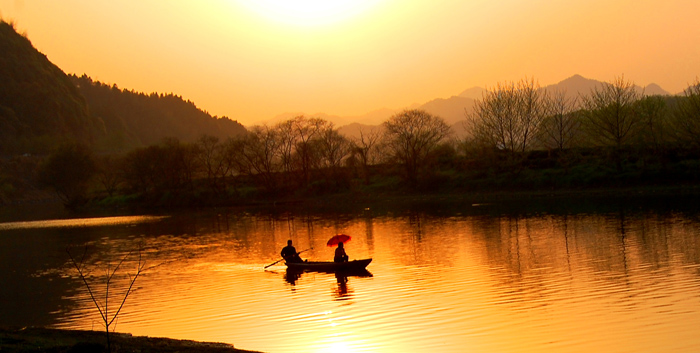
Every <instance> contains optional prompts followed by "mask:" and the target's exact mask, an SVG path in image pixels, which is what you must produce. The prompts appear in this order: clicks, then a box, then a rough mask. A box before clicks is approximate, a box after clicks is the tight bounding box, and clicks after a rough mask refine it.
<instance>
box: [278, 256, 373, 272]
mask: <svg viewBox="0 0 700 353" xmlns="http://www.w3.org/2000/svg"><path fill="white" fill-rule="evenodd" d="M370 262H372V259H371V258H370V259H362V260H352V261H348V262H332V261H304V262H285V264H286V265H287V269H289V270H294V271H318V272H352V271H363V270H364V269H365V267H367V265H369V263H370Z"/></svg>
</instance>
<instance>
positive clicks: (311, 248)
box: [265, 248, 313, 268]
mask: <svg viewBox="0 0 700 353" xmlns="http://www.w3.org/2000/svg"><path fill="white" fill-rule="evenodd" d="M311 249H313V248H308V249H306V250H302V251H299V252H298V253H297V255H299V254H301V253H303V252H304V251H309V250H311ZM280 261H284V258H282V259H279V260H277V261H275V262H273V263H271V264H269V265H267V266H265V268H268V267H270V266H272V265H274V264H276V263H278V262H280Z"/></svg>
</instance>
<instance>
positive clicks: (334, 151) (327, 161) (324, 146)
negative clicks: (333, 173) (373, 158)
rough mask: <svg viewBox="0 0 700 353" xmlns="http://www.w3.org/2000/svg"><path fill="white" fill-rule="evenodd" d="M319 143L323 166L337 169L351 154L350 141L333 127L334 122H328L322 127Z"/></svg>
mask: <svg viewBox="0 0 700 353" xmlns="http://www.w3.org/2000/svg"><path fill="white" fill-rule="evenodd" d="M318 144H319V147H320V155H321V167H322V168H331V169H337V168H339V167H340V166H341V162H342V161H343V160H344V159H345V158H346V157H347V156H348V155H349V154H350V141H348V139H347V138H345V136H343V135H341V134H340V133H339V132H338V130H337V129H335V128H334V127H333V123H328V124H326V125H325V126H324V127H323V128H322V129H321V132H320V133H319V135H318Z"/></svg>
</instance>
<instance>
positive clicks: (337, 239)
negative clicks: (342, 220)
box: [326, 234, 351, 246]
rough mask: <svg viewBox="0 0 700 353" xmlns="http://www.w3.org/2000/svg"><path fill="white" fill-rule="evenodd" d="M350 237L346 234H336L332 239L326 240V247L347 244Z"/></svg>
mask: <svg viewBox="0 0 700 353" xmlns="http://www.w3.org/2000/svg"><path fill="white" fill-rule="evenodd" d="M350 239H351V238H350V236H349V235H347V234H338V235H334V236H333V237H332V238H330V239H328V242H327V243H326V245H328V246H336V245H338V243H347V242H349V241H350Z"/></svg>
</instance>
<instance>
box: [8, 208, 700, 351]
mask: <svg viewBox="0 0 700 353" xmlns="http://www.w3.org/2000/svg"><path fill="white" fill-rule="evenodd" d="M326 206H327V205H321V206H320V207H316V208H302V207H294V206H293V205H292V206H285V207H276V208H270V209H261V210H241V209H235V208H231V209H225V208H221V209H208V210H199V211H181V212H172V213H166V214H136V215H100V216H99V217H95V216H94V215H93V216H89V217H88V216H81V215H72V216H70V217H63V216H60V217H58V218H56V217H54V218H49V219H37V217H38V216H37V217H29V216H26V213H12V212H10V211H7V210H5V211H4V213H3V212H2V211H1V210H0V255H1V256H2V257H1V259H0V271H1V273H0V278H2V283H3V285H2V289H0V300H1V303H0V325H15V326H17V325H45V326H51V327H57V328H71V329H88V330H90V329H94V330H103V326H102V324H101V318H100V315H99V313H98V311H97V309H96V308H95V305H94V304H93V302H92V300H91V298H90V294H89V292H88V291H87V289H86V287H85V285H84V284H83V282H82V281H81V279H80V278H79V277H78V275H77V271H76V270H75V268H74V267H73V265H72V264H71V262H70V261H69V255H68V252H67V251H70V253H71V254H72V255H73V256H74V258H76V259H84V260H83V263H84V265H85V267H84V268H85V269H86V270H87V271H88V272H87V273H86V275H87V281H88V283H89V284H91V285H92V291H93V294H95V295H96V296H97V297H98V300H99V301H103V299H102V298H104V297H105V294H104V293H105V289H106V287H105V285H104V280H105V278H106V277H107V273H109V271H111V270H114V269H115V268H116V266H117V265H118V264H119V263H120V261H121V260H122V259H125V258H126V260H125V261H124V263H122V264H121V266H120V267H119V268H117V271H116V272H115V276H114V278H112V280H111V282H110V287H109V290H110V292H109V293H110V295H109V296H107V297H108V298H109V300H110V305H115V306H116V307H118V306H119V303H120V302H121V298H122V296H123V293H124V291H125V286H126V285H128V283H129V275H132V276H133V275H134V274H135V273H136V268H137V266H138V256H139V254H140V255H141V259H142V260H143V261H145V264H146V267H145V270H144V271H143V272H142V273H140V275H139V277H138V278H137V280H136V281H135V284H134V287H133V288H132V292H131V294H130V295H129V297H128V298H127V300H126V302H125V304H124V306H123V308H122V311H121V312H120V313H119V315H118V317H117V319H116V320H115V321H114V322H113V323H112V326H111V327H112V328H114V329H116V331H117V332H128V333H131V334H133V335H138V336H154V337H170V338H178V339H192V340H200V341H214V342H226V343H231V344H234V345H235V346H236V347H237V348H242V349H250V350H259V351H264V352H270V353H274V352H499V353H502V352H506V353H518V352H698V351H700V335H698V327H700V241H699V236H700V210H698V208H697V206H696V205H695V202H694V200H693V199H692V198H690V199H673V198H642V199H632V200H629V199H626V200H608V199H598V200H595V199H594V200H567V201H566V202H563V201H561V200H559V201H556V202H554V201H552V202H548V201H537V202H529V201H528V202H518V203H510V204H471V203H465V202H459V201H440V200H432V201H426V202H422V201H420V200H419V201H415V202H414V201H411V202H397V203H395V204H392V203H390V202H387V203H384V204H381V205H361V206H357V207H355V205H351V206H349V207H346V208H345V209H343V208H342V207H339V208H335V207H326ZM18 214H23V215H24V216H18ZM8 215H9V216H8ZM3 217H4V218H3ZM339 233H344V234H349V235H351V236H352V240H351V241H350V242H348V243H347V244H346V249H347V252H348V254H349V255H350V258H351V259H353V258H356V259H359V258H369V257H371V258H373V262H372V263H371V264H370V265H369V266H368V268H367V270H368V272H367V273H363V274H359V275H353V276H347V277H345V276H337V275H335V274H329V273H312V272H307V273H302V274H295V273H287V271H286V267H285V266H284V265H283V263H279V264H277V265H274V266H271V267H269V268H268V269H267V270H265V269H264V267H265V266H266V265H268V264H271V263H273V262H275V261H277V260H278V259H279V252H280V250H281V249H282V247H283V246H284V245H286V242H287V240H288V239H291V240H293V242H294V245H295V246H296V248H297V250H305V249H308V248H312V249H311V250H308V251H305V252H303V253H302V257H303V258H306V259H311V260H330V259H332V257H333V250H334V248H330V247H327V246H326V245H325V244H326V241H327V239H328V238H330V237H331V236H332V235H335V234H339ZM83 254H85V256H84V257H83ZM129 254H130V255H129ZM76 261H78V262H80V261H79V260H76ZM110 310H111V313H113V312H114V310H115V309H110Z"/></svg>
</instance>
